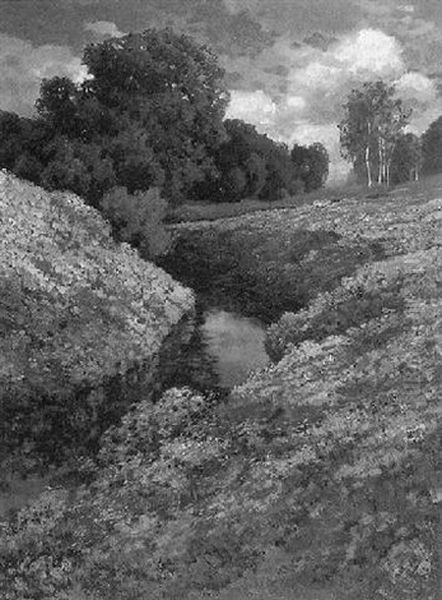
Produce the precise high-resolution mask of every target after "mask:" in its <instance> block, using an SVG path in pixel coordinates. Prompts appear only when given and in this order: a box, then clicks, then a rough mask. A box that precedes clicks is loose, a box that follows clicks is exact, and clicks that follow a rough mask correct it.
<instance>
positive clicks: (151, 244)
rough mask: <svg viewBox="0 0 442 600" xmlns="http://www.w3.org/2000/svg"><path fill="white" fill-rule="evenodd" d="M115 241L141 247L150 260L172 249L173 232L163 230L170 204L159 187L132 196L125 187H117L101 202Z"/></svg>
mask: <svg viewBox="0 0 442 600" xmlns="http://www.w3.org/2000/svg"><path fill="white" fill-rule="evenodd" d="M100 208H101V210H102V212H103V214H104V215H105V216H106V217H107V218H108V219H109V221H110V223H111V225H112V227H113V230H114V234H115V236H116V238H117V239H118V240H119V241H123V242H128V243H130V244H132V245H134V246H136V247H138V248H139V249H140V250H141V252H142V253H143V255H144V257H145V258H147V259H153V258H156V257H157V256H159V255H161V254H164V252H166V250H167V249H168V248H169V246H170V233H169V232H168V231H167V230H166V229H165V228H164V225H163V220H164V218H165V216H166V211H167V202H166V201H165V200H164V199H163V198H161V196H160V193H159V190H158V188H151V189H150V190H148V191H147V192H140V191H138V192H136V193H135V194H133V195H132V194H129V193H128V191H127V189H126V188H124V187H115V188H113V189H112V190H111V191H109V192H108V193H106V194H105V195H104V196H103V199H102V200H101V203H100Z"/></svg>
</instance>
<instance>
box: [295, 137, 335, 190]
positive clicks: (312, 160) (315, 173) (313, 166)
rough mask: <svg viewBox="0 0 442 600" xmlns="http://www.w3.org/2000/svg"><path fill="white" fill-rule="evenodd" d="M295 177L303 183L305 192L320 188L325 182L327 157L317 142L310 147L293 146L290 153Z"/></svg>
mask: <svg viewBox="0 0 442 600" xmlns="http://www.w3.org/2000/svg"><path fill="white" fill-rule="evenodd" d="M290 156H291V159H292V162H293V164H294V167H295V170H296V176H297V178H298V179H300V180H301V181H302V182H303V183H304V188H305V191H306V192H311V191H313V190H316V189H318V188H320V187H322V186H323V185H324V184H325V182H326V181H327V177H328V168H329V162H330V159H329V156H328V152H327V150H326V148H325V147H324V146H323V145H322V144H320V143H319V142H317V143H315V144H312V145H311V146H308V147H307V146H301V145H299V144H295V145H294V146H293V148H292V150H291V153H290Z"/></svg>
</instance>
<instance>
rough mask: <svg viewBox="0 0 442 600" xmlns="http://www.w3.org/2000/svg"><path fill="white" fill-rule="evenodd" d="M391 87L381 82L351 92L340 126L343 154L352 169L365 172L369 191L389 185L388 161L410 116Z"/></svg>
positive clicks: (368, 83)
mask: <svg viewBox="0 0 442 600" xmlns="http://www.w3.org/2000/svg"><path fill="white" fill-rule="evenodd" d="M395 94H396V90H395V88H394V86H388V85H387V84H385V83H384V82H383V81H375V82H366V83H364V84H363V85H362V87H361V88H359V89H353V90H352V91H351V93H350V95H349V96H348V99H347V102H346V103H345V105H344V107H343V108H344V111H345V117H344V119H343V120H342V121H341V123H340V124H339V126H338V127H339V131H340V141H341V148H342V154H343V156H344V158H347V159H348V160H350V161H351V162H352V163H353V166H354V167H355V169H356V170H357V169H361V168H362V166H363V167H364V168H365V175H366V181H367V184H368V187H371V186H372V185H373V183H374V181H375V180H376V181H377V183H378V184H383V183H386V184H387V185H389V184H390V181H391V176H390V170H391V160H392V153H393V151H394V147H395V145H396V141H397V139H398V137H399V136H400V134H401V132H402V130H403V128H404V127H405V125H406V124H407V122H408V120H409V118H410V115H411V113H410V112H406V111H405V110H404V108H403V105H402V100H400V99H399V98H397V97H395Z"/></svg>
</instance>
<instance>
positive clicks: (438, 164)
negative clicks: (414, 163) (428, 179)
mask: <svg viewBox="0 0 442 600" xmlns="http://www.w3.org/2000/svg"><path fill="white" fill-rule="evenodd" d="M422 153H423V171H424V173H440V172H441V171H442V117H439V118H438V119H436V120H435V121H433V123H431V124H430V126H429V127H428V129H427V130H426V131H425V132H424V134H423V135H422Z"/></svg>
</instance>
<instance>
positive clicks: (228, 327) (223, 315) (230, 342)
mask: <svg viewBox="0 0 442 600" xmlns="http://www.w3.org/2000/svg"><path fill="white" fill-rule="evenodd" d="M203 319H204V320H203V323H202V324H201V325H200V328H201V333H202V338H203V340H204V341H205V345H206V352H207V353H208V354H209V356H210V357H211V358H212V359H213V360H214V368H215V371H216V374H217V376H218V379H219V383H220V386H221V387H223V388H231V387H233V386H235V385H237V384H239V383H241V382H243V381H244V380H245V379H246V378H247V375H248V374H249V372H250V371H251V370H254V369H259V368H262V367H265V366H266V365H267V364H268V362H269V357H268V355H267V353H266V351H265V348H264V339H265V329H264V326H263V324H262V323H261V322H260V321H258V320H257V319H252V318H249V317H243V316H242V315H239V314H237V313H234V312H229V311H226V310H220V309H217V308H212V309H210V310H207V311H205V312H204V313H203Z"/></svg>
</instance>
